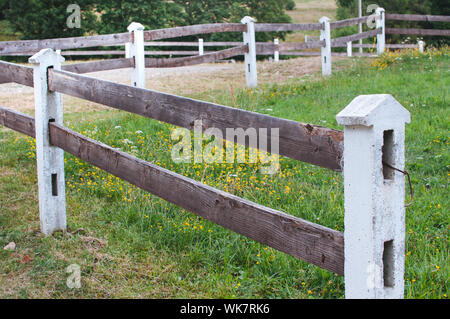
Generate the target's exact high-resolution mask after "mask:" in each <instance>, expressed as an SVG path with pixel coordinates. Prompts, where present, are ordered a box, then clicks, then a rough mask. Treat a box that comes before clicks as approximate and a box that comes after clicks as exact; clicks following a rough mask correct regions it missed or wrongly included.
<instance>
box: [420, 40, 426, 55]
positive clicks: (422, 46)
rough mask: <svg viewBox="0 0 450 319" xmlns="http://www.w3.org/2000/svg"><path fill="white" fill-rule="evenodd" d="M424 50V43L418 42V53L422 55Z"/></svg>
mask: <svg viewBox="0 0 450 319" xmlns="http://www.w3.org/2000/svg"><path fill="white" fill-rule="evenodd" d="M424 49H425V42H423V41H419V53H420V54H423V53H424Z"/></svg>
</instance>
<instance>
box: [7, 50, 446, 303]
mask: <svg viewBox="0 0 450 319" xmlns="http://www.w3.org/2000/svg"><path fill="white" fill-rule="evenodd" d="M449 67H450V57H449V50H448V49H442V50H440V51H437V50H432V51H429V52H428V53H427V54H425V55H419V54H418V53H417V52H415V51H411V52H409V53H405V54H386V55H384V56H382V57H379V58H377V59H354V60H348V61H346V67H345V68H340V70H339V71H337V72H335V73H334V74H333V75H332V76H331V77H329V78H327V79H322V78H321V77H319V76H316V74H312V76H306V77H302V78H292V79H287V80H285V81H280V82H279V83H276V84H264V85H261V86H260V87H259V88H257V89H253V90H250V89H239V88H235V89H233V90H231V91H230V90H228V89H226V88H224V89H211V90H207V91H204V92H194V93H192V94H191V95H190V97H193V98H197V99H202V100H207V101H212V102H216V103H220V104H224V105H229V106H233V107H237V108H243V109H247V110H251V111H255V112H259V113H264V114H270V115H273V116H276V117H281V118H287V119H291V120H296V121H300V122H306V123H312V124H317V125H321V126H326V127H331V128H336V129H342V127H339V126H338V125H337V123H336V120H335V116H336V114H337V113H338V112H339V111H340V110H342V109H343V108H344V107H345V106H346V105H348V104H349V103H350V102H351V101H352V99H353V98H355V97H356V96H358V95H361V94H377V93H388V94H392V95H393V96H394V97H395V98H396V99H397V100H398V101H399V102H400V103H401V104H402V105H403V106H405V107H406V108H407V109H408V110H409V111H410V112H411V118H412V121H411V124H409V125H407V127H406V169H407V170H408V171H409V173H410V174H411V177H412V183H413V188H414V203H413V205H412V206H411V207H408V208H407V210H406V272H405V298H447V296H448V293H449V292H448V284H449V282H448V281H449V262H448V255H449V250H448V231H449V221H450V218H449V210H448V207H449V204H450V203H449V196H448V195H449V191H448V185H449V181H450V166H449V165H450V153H449V150H448V149H449V143H450V133H449V129H450V111H449V110H450V109H449V107H448V105H449V97H448V90H449V87H450V74H449ZM73 103H80V104H82V103H85V104H87V102H82V101H77V102H73ZM80 109H83V108H82V107H81V106H80ZM84 110H86V108H84ZM64 122H65V125H66V126H67V127H69V128H72V129H74V130H76V131H78V132H80V133H82V134H84V135H86V136H88V137H91V138H94V139H96V140H99V141H101V142H104V143H106V144H108V145H110V146H113V147H116V148H120V149H121V150H123V151H126V152H128V153H131V154H133V155H136V156H138V157H140V158H142V159H145V160H147V161H149V162H152V163H155V164H157V165H160V166H162V167H165V168H167V169H170V170H173V171H176V172H177V173H180V174H182V175H185V176H188V177H190V178H193V179H195V180H198V181H201V182H203V183H205V184H208V185H211V186H214V187H216V188H219V189H222V190H225V191H227V192H230V193H232V194H236V195H238V196H241V197H244V198H247V199H249V200H251V201H254V202H256V203H259V204H262V205H265V206H269V207H271V208H274V209H277V210H280V211H283V212H286V213H289V214H292V215H295V216H298V217H300V218H303V219H306V220H309V221H312V222H315V223H319V224H322V225H324V226H327V227H330V228H333V229H336V230H339V231H344V223H343V217H344V206H343V184H342V176H341V174H340V173H335V172H332V171H329V170H326V169H322V168H319V167H315V166H311V165H309V164H305V163H301V162H298V161H294V160H291V159H288V158H283V157H281V158H280V165H281V168H280V170H279V171H278V172H277V173H276V174H274V175H262V174H260V172H259V168H260V166H261V164H260V163H256V164H244V163H243V164H222V163H211V164H176V163H174V162H173V161H172V159H171V149H172V147H173V145H174V144H175V143H176V142H177V141H174V140H172V139H171V132H172V131H173V129H174V127H173V126H171V125H167V124H164V123H161V122H158V121H154V120H150V119H146V118H143V117H140V116H137V115H131V114H127V113H125V112H120V111H116V110H109V109H107V110H105V109H97V108H96V109H94V110H93V111H83V112H70V113H68V114H66V115H65V119H64ZM35 160H36V159H35V144H34V140H33V139H31V138H28V137H25V136H23V135H20V134H19V133H15V132H12V131H11V130H8V129H6V128H4V127H0V247H1V248H3V247H4V246H5V245H7V244H8V243H9V242H12V241H13V242H15V243H16V249H15V250H14V251H6V250H3V249H1V250H0V298H49V297H50V298H123V297H129V298H343V297H344V280H343V278H342V277H339V276H337V275H335V274H333V273H330V272H328V271H326V270H322V269H320V268H318V267H316V266H313V265H310V264H307V263H305V262H303V261H300V260H298V259H295V258H293V257H290V256H288V255H286V254H284V253H281V252H278V251H275V250H273V249H271V248H268V247H265V246H264V245H261V244H258V243H256V242H254V241H252V240H250V239H247V238H245V237H243V236H240V235H237V234H235V233H233V232H231V231H228V230H226V229H224V228H221V227H220V226H216V225H214V224H212V223H210V222H208V221H205V220H203V219H201V218H198V217H196V216H195V215H194V214H192V213H190V212H187V211H185V210H182V209H180V208H178V207H176V206H174V205H171V204H169V203H167V202H165V201H163V200H161V199H159V198H157V197H155V196H152V195H150V194H148V193H145V192H143V191H141V190H139V189H137V188H136V187H134V186H131V185H129V184H128V183H126V182H122V181H121V180H119V179H117V178H115V177H114V176H111V175H109V174H106V173H104V172H102V171H100V170H98V169H96V168H94V167H92V166H90V165H88V164H86V163H84V162H82V161H80V160H78V159H76V158H75V157H73V156H71V155H68V154H66V156H65V176H66V184H67V185H66V197H67V216H68V230H67V232H65V233H62V232H58V233H55V234H54V235H52V236H49V237H44V236H43V235H41V234H40V232H39V213H38V205H37V178H36V164H35V163H36V162H35ZM408 200H409V198H405V202H406V201H408ZM71 264H77V265H79V266H80V269H81V288H79V289H71V288H68V287H67V285H66V280H67V278H68V276H69V275H68V273H66V269H67V267H68V266H69V265H71Z"/></svg>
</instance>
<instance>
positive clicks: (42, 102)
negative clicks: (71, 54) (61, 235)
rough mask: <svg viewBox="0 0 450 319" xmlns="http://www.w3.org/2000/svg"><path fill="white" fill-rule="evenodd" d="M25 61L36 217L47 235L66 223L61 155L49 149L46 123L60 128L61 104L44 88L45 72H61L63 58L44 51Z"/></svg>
mask: <svg viewBox="0 0 450 319" xmlns="http://www.w3.org/2000/svg"><path fill="white" fill-rule="evenodd" d="M28 61H29V62H30V63H31V64H32V65H33V81H34V103H35V128H36V158H37V176H38V187H39V191H38V192H39V195H38V198H39V216H40V222H41V231H42V232H43V233H44V234H45V235H50V234H51V233H53V231H55V230H65V229H66V223H67V222H66V194H65V181H64V151H63V150H62V149H60V148H58V147H55V146H51V145H50V136H49V130H48V124H49V122H55V123H57V124H62V120H63V108H62V100H61V94H60V93H56V92H50V91H49V90H48V86H47V83H48V82H47V72H48V69H49V68H53V69H55V70H60V69H61V62H63V61H64V58H63V57H61V55H60V54H57V53H56V52H54V51H53V50H52V49H43V50H41V51H40V52H38V53H36V54H35V55H33V56H32V57H31V58H30V59H29V60H28Z"/></svg>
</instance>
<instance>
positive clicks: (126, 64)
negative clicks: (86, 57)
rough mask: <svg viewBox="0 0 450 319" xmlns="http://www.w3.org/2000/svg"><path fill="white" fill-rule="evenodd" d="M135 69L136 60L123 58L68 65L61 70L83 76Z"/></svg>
mask: <svg viewBox="0 0 450 319" xmlns="http://www.w3.org/2000/svg"><path fill="white" fill-rule="evenodd" d="M133 67H134V59H132V58H123V59H110V60H104V61H94V62H84V63H75V64H66V65H63V66H61V69H62V70H64V71H68V72H74V73H80V74H81V73H89V72H98V71H106V70H116V69H125V68H133Z"/></svg>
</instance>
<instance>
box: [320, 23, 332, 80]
mask: <svg viewBox="0 0 450 319" xmlns="http://www.w3.org/2000/svg"><path fill="white" fill-rule="evenodd" d="M319 23H321V24H322V26H323V27H322V29H321V30H320V41H325V46H323V47H322V48H321V51H320V52H321V58H322V75H323V76H329V75H331V28H330V19H329V18H327V17H322V18H320V20H319Z"/></svg>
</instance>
